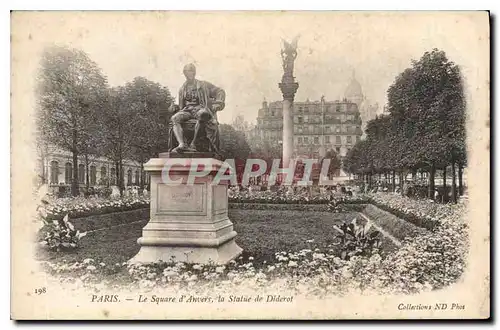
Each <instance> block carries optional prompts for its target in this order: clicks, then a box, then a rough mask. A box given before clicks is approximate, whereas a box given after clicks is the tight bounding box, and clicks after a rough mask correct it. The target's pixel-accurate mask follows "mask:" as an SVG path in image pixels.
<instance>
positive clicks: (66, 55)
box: [37, 46, 107, 196]
mask: <svg viewBox="0 0 500 330" xmlns="http://www.w3.org/2000/svg"><path fill="white" fill-rule="evenodd" d="M38 78H39V79H38V80H39V84H38V95H39V99H38V100H39V107H38V108H39V112H38V118H37V120H38V125H37V127H38V130H39V133H40V134H39V137H40V138H41V139H43V140H44V141H46V142H47V143H50V144H53V145H55V146H58V147H59V148H62V149H64V150H68V151H70V152H71V153H72V156H73V171H72V172H73V180H72V184H71V192H72V195H73V196H76V195H78V155H79V154H81V153H82V152H84V150H86V146H87V145H88V141H89V139H91V138H92V136H93V135H94V134H95V126H94V125H90V123H93V122H96V121H97V118H98V115H99V113H100V110H101V109H102V108H103V107H104V105H105V102H106V90H107V80H106V77H105V76H104V75H103V74H102V72H101V70H100V68H99V67H98V66H97V64H96V63H95V62H93V61H92V60H91V59H90V58H89V57H88V55H87V54H86V53H85V52H83V51H81V50H78V49H72V48H67V47H56V46H54V47H50V48H47V49H46V50H45V51H44V53H43V54H42V60H41V70H40V72H39V77H38Z"/></svg>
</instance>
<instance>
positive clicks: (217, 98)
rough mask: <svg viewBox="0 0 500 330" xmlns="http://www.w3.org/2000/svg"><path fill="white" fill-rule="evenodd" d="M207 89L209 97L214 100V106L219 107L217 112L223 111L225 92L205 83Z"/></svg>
mask: <svg viewBox="0 0 500 330" xmlns="http://www.w3.org/2000/svg"><path fill="white" fill-rule="evenodd" d="M207 87H208V90H209V93H210V97H211V98H213V99H214V103H215V104H218V105H219V107H218V109H217V111H221V110H222V109H224V107H225V105H226V91H224V89H222V88H220V87H217V86H215V85H213V84H211V83H207Z"/></svg>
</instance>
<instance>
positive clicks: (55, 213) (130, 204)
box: [42, 197, 149, 220]
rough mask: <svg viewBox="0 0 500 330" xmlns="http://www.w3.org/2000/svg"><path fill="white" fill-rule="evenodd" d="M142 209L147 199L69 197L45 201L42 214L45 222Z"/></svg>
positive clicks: (145, 205)
mask: <svg viewBox="0 0 500 330" xmlns="http://www.w3.org/2000/svg"><path fill="white" fill-rule="evenodd" d="M144 207H149V199H147V198H142V197H141V198H140V197H125V198H119V199H109V198H101V197H91V198H84V197H71V198H59V199H53V200H48V201H46V204H45V205H44V206H43V211H42V212H43V213H44V216H45V218H46V219H47V220H58V219H62V218H63V217H64V216H65V215H67V214H68V215H69V217H70V218H71V219H74V218H82V217H88V216H92V215H99V214H106V213H111V212H122V211H130V210H137V209H140V208H144Z"/></svg>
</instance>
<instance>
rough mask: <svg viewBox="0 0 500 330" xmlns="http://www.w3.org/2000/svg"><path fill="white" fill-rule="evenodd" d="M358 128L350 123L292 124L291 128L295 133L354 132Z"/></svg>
mask: <svg viewBox="0 0 500 330" xmlns="http://www.w3.org/2000/svg"><path fill="white" fill-rule="evenodd" d="M357 128H359V127H357V126H350V125H345V126H340V125H336V126H333V127H332V126H324V127H321V126H314V125H309V126H294V127H293V130H294V132H295V133H304V134H308V133H318V134H321V133H356V129H357Z"/></svg>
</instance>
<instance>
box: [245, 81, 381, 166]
mask: <svg viewBox="0 0 500 330" xmlns="http://www.w3.org/2000/svg"><path fill="white" fill-rule="evenodd" d="M378 111H379V106H378V104H377V103H375V104H370V103H369V102H368V100H367V99H366V97H365V96H364V95H363V90H362V88H361V84H360V83H359V82H358V81H357V80H356V77H355V75H354V73H353V75H352V77H351V80H350V81H349V83H348V85H347V88H346V90H345V93H344V98H343V99H342V100H336V101H326V100H325V99H324V98H322V99H321V100H319V101H309V100H306V101H305V102H294V104H293V109H292V115H293V142H294V157H295V158H302V157H321V156H324V155H325V154H326V152H328V151H329V150H333V151H335V152H336V153H337V154H338V155H340V157H345V155H346V154H347V152H348V151H349V150H350V149H351V148H352V147H353V146H354V144H355V143H356V142H357V141H359V140H360V139H361V137H362V136H363V132H364V129H365V127H366V123H367V122H368V121H369V120H372V119H374V118H375V117H376V115H377V113H378ZM247 138H248V140H249V142H250V143H251V144H252V147H253V148H254V147H262V145H263V144H267V145H271V146H273V145H280V144H282V138H283V110H282V103H281V101H275V102H270V103H268V102H266V101H264V102H262V106H261V108H260V109H259V113H258V117H257V124H256V126H255V128H254V129H253V130H252V131H251V132H249V133H248V134H247Z"/></svg>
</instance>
